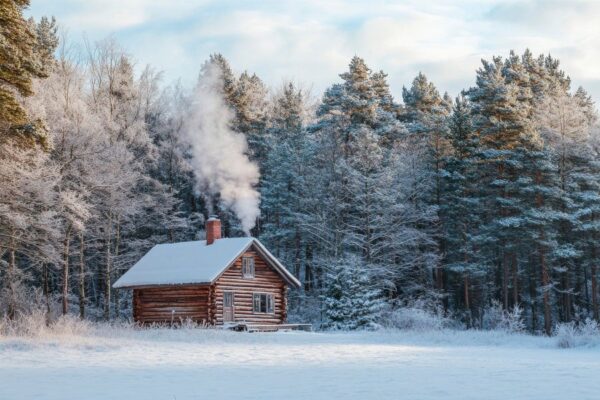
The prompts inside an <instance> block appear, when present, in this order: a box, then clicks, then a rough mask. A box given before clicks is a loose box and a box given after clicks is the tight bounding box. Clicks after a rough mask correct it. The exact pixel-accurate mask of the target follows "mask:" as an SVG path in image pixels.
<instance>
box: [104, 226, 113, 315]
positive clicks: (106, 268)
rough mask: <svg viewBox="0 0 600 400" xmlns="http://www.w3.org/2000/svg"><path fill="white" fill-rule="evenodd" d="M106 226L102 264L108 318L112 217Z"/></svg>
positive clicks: (105, 310) (105, 313)
mask: <svg viewBox="0 0 600 400" xmlns="http://www.w3.org/2000/svg"><path fill="white" fill-rule="evenodd" d="M106 226H107V228H106V238H105V241H106V243H105V247H106V263H105V265H104V319H105V320H107V321H108V320H109V319H110V295H111V291H110V273H111V269H112V268H111V252H110V247H111V243H112V241H111V231H112V218H111V217H109V219H108V221H107V225H106Z"/></svg>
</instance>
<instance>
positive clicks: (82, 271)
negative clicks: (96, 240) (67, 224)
mask: <svg viewBox="0 0 600 400" xmlns="http://www.w3.org/2000/svg"><path fill="white" fill-rule="evenodd" d="M83 239H84V236H83V231H81V233H80V234H79V318H81V319H84V318H85V254H84V251H85V245H84V241H83Z"/></svg>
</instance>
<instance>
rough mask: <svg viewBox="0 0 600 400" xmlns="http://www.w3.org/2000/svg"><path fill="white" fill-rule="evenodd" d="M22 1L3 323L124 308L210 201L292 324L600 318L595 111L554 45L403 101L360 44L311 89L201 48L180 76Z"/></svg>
mask: <svg viewBox="0 0 600 400" xmlns="http://www.w3.org/2000/svg"><path fill="white" fill-rule="evenodd" d="M27 4H28V1H27V0H10V1H2V2H0V287H1V289H0V290H1V292H0V316H2V317H3V318H8V319H13V318H17V317H18V316H19V315H23V314H27V313H28V312H31V311H32V310H40V309H41V310H44V311H45V312H47V314H48V318H51V317H52V316H56V315H59V314H65V313H71V314H77V315H80V316H81V318H88V319H93V320H99V319H106V320H111V319H119V318H120V319H125V318H129V317H130V302H131V299H130V293H128V292H127V291H117V290H113V289H111V284H112V283H114V281H115V280H116V279H118V278H119V277H120V276H121V275H122V274H123V273H124V272H125V271H126V270H127V269H128V268H129V267H131V266H132V265H133V264H134V263H135V262H136V261H137V260H138V259H139V258H140V257H141V256H142V255H143V254H144V253H145V252H146V251H148V250H149V249H150V248H151V247H152V246H153V245H155V244H158V243H166V242H176V241H187V240H198V239H203V237H204V232H203V231H202V229H203V226H204V220H205V219H206V218H207V217H208V215H209V214H213V213H216V214H218V215H219V216H220V217H221V219H222V220H223V224H224V234H225V235H226V236H240V235H244V234H252V235H253V236H256V237H258V238H259V239H260V240H261V241H262V242H263V243H265V245H266V246H267V247H268V248H269V249H270V250H271V252H272V253H273V254H274V255H275V256H276V257H278V258H279V259H280V260H281V261H282V263H283V264H284V265H285V266H286V267H287V268H288V269H289V270H290V271H291V272H292V273H293V274H294V275H295V276H296V277H298V278H299V279H300V281H301V282H302V285H303V287H302V289H301V290H299V291H293V292H291V293H290V299H289V305H290V309H291V310H290V313H291V315H290V318H291V319H292V320H296V321H308V322H313V323H315V324H317V326H321V327H323V328H331V329H361V328H375V327H377V326H386V325H390V324H394V323H395V322H394V321H397V313H398V312H399V310H402V309H404V308H406V307H416V308H422V309H426V310H428V311H429V312H434V313H436V314H438V315H440V316H443V317H444V318H447V319H448V320H450V321H452V323H454V324H456V325H457V326H463V327H466V328H478V329H488V328H494V324H496V323H497V321H498V319H499V318H500V319H503V320H510V321H513V322H514V323H518V324H521V325H519V326H522V327H523V328H524V329H527V330H528V331H530V332H533V333H545V334H550V333H551V332H552V330H553V329H554V327H555V326H556V324H558V323H563V322H574V323H583V322H584V321H585V320H586V319H594V320H596V321H600V305H599V303H598V301H599V293H598V272H599V271H598V267H599V265H600V243H599V241H598V240H599V239H598V238H599V236H600V153H599V152H600V142H599V140H598V138H599V136H598V121H597V111H596V106H595V104H594V102H593V101H592V99H591V97H590V96H589V95H588V93H587V92H586V90H585V89H584V88H581V87H579V88H576V87H572V85H571V81H570V78H569V76H568V74H567V72H565V71H563V70H562V69H561V66H560V63H559V60H557V59H555V58H553V57H552V56H550V55H546V54H542V55H536V54H533V53H532V52H531V51H529V50H525V51H524V52H522V53H517V52H513V51H509V50H508V49H507V53H506V54H503V55H500V56H494V55H491V54H490V55H489V58H486V59H484V60H482V63H481V65H480V66H479V68H478V69H477V70H476V71H473V74H474V77H475V81H474V82H475V84H474V86H473V87H469V88H465V89H464V90H463V91H462V92H461V93H453V94H448V93H440V92H439V91H438V89H437V88H436V86H435V84H434V83H433V82H431V81H430V80H429V79H428V78H427V76H426V74H425V73H426V71H423V72H419V71H415V74H416V77H415V78H414V80H413V81H412V82H407V83H406V86H405V87H404V88H402V98H401V99H396V98H394V97H393V96H392V94H391V93H392V92H391V90H390V87H389V85H388V74H393V73H394V71H385V72H384V71H378V70H374V69H371V68H370V67H369V64H368V60H364V59H362V58H360V57H358V56H355V57H353V58H352V59H351V60H348V67H347V69H346V70H345V71H340V75H339V79H337V80H336V81H332V82H331V85H330V86H329V88H328V89H327V90H326V91H325V92H324V93H323V94H316V93H312V92H311V91H309V90H307V89H306V88H304V87H302V86H301V85H298V84H296V83H294V82H286V83H284V84H282V85H280V86H278V87H268V86H267V85H266V84H265V83H264V82H263V81H262V80H261V78H260V77H259V76H257V75H256V74H254V73H252V72H249V71H245V70H244V66H243V65H230V63H229V62H228V60H227V59H226V58H225V57H224V56H223V55H221V54H213V55H211V56H210V58H209V59H207V60H206V62H205V63H204V64H203V65H202V66H199V68H198V69H199V76H200V77H199V80H198V85H197V86H196V87H184V86H182V85H178V84H174V85H167V84H166V83H165V82H164V81H163V80H162V79H161V73H160V72H159V71H157V70H155V69H153V68H152V67H151V66H148V67H145V68H139V64H138V62H137V60H133V59H132V58H131V57H130V56H129V55H128V53H127V51H126V49H124V48H122V47H121V46H120V45H119V43H118V42H116V41H115V40H114V39H106V40H103V41H100V42H89V41H84V42H83V43H82V44H79V45H78V44H76V42H74V41H70V40H69V39H68V38H64V37H61V36H60V35H59V33H58V24H57V22H56V21H55V20H54V19H53V18H42V19H40V20H39V21H34V20H31V19H30V20H27V19H25V18H24V17H23V10H24V8H25V7H26V6H27ZM134 65H138V67H134ZM238 71H241V72H238ZM221 132H223V134H222V135H221V134H220V133H221ZM225 139H226V140H225ZM498 315H500V316H501V317H498ZM515 321H516V322H515Z"/></svg>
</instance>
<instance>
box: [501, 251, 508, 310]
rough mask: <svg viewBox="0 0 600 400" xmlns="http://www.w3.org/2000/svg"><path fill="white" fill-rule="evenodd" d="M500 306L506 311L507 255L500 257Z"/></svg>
mask: <svg viewBox="0 0 600 400" xmlns="http://www.w3.org/2000/svg"><path fill="white" fill-rule="evenodd" d="M502 305H503V306H504V309H505V310H508V255H507V254H506V251H505V252H504V255H503V256H502Z"/></svg>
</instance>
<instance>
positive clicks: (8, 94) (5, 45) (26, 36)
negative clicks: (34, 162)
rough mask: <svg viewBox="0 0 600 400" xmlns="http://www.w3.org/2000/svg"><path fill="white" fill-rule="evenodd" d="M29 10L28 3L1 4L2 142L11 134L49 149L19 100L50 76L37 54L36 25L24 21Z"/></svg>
mask: <svg viewBox="0 0 600 400" xmlns="http://www.w3.org/2000/svg"><path fill="white" fill-rule="evenodd" d="M28 6H29V0H7V1H2V3H0V38H1V40H0V140H1V141H5V140H6V138H7V137H8V136H7V135H9V134H12V135H17V137H18V138H20V141H23V140H24V141H25V143H29V144H31V143H32V142H34V143H35V142H39V143H41V144H42V145H44V146H46V145H47V144H46V140H45V132H44V129H43V125H42V124H41V122H40V121H32V120H31V119H30V118H29V117H28V116H27V113H26V111H25V109H24V108H23V105H22V101H21V99H20V97H28V96H32V95H33V89H32V80H33V79H35V78H43V77H46V76H47V74H46V73H45V70H44V67H43V65H41V64H40V61H41V59H40V57H38V54H36V49H37V46H38V43H37V38H36V32H35V24H32V23H30V22H28V21H27V20H25V19H24V18H23V11H24V9H25V8H27V7H28Z"/></svg>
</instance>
